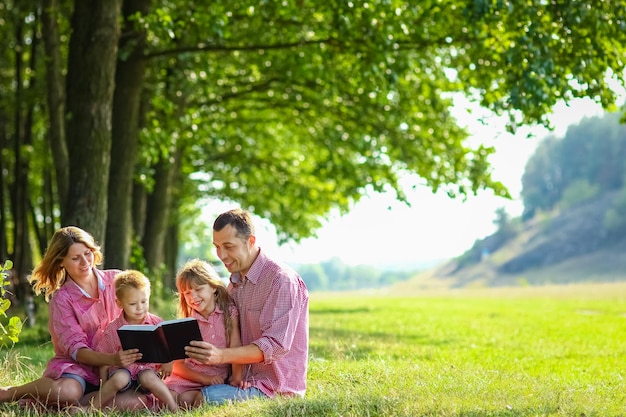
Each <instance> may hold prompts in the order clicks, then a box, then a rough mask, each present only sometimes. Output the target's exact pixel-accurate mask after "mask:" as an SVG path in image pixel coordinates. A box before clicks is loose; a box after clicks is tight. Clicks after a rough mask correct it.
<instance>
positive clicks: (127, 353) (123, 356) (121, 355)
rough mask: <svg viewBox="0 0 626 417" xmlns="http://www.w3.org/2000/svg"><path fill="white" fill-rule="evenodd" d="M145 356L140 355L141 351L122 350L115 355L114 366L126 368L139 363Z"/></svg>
mask: <svg viewBox="0 0 626 417" xmlns="http://www.w3.org/2000/svg"><path fill="white" fill-rule="evenodd" d="M142 356H143V355H142V354H141V353H139V349H128V350H120V351H118V352H115V353H114V354H113V363H112V365H115V366H121V367H125V366H128V365H130V364H131V363H135V362H137V361H138V360H139V359H141V357H142Z"/></svg>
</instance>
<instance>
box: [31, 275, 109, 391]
mask: <svg viewBox="0 0 626 417" xmlns="http://www.w3.org/2000/svg"><path fill="white" fill-rule="evenodd" d="M118 272H120V271H119V270H116V269H109V270H105V271H100V270H98V269H95V268H94V273H95V275H96V277H97V278H98V298H91V297H89V296H88V295H87V294H86V293H85V292H83V290H82V289H81V288H80V287H79V286H78V285H77V284H76V283H75V282H74V281H72V280H71V279H69V278H68V279H67V280H66V281H65V283H64V284H63V285H62V286H61V288H59V289H58V290H57V291H56V292H55V293H54V294H53V295H52V298H51V299H50V304H49V307H48V308H49V311H50V320H49V322H48V329H49V331H50V336H52V345H53V346H54V357H53V358H52V359H50V361H49V362H48V365H47V367H46V370H45V371H44V374H43V376H44V377H48V378H52V379H58V378H60V377H61V375H62V374H64V373H71V374H74V375H78V376H80V377H82V378H84V379H85V381H87V382H89V383H91V384H94V385H99V383H100V381H99V378H98V369H97V368H96V367H93V366H90V365H84V364H82V363H78V362H76V359H75V358H76V353H77V352H78V350H79V349H81V348H88V349H93V348H94V337H95V336H96V334H97V333H99V332H102V330H103V329H104V327H105V326H106V325H107V324H108V323H109V322H110V321H111V320H113V319H115V318H116V317H117V316H118V315H119V314H120V311H121V309H120V308H119V307H118V306H117V304H116V303H115V286H114V283H113V278H114V276H115V274H117V273H118Z"/></svg>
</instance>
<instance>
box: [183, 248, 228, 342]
mask: <svg viewBox="0 0 626 417" xmlns="http://www.w3.org/2000/svg"><path fill="white" fill-rule="evenodd" d="M205 284H208V285H209V286H211V288H213V289H214V290H215V305H217V306H218V307H219V308H220V310H222V312H223V313H224V328H225V329H226V343H227V344H230V330H231V327H232V317H231V311H230V309H231V306H232V305H233V300H232V298H231V297H230V294H228V290H227V289H226V284H224V281H222V279H221V278H220V276H219V274H218V273H217V271H216V270H215V268H213V266H211V264H209V263H208V262H206V261H203V260H200V259H192V260H191V261H188V262H187V263H186V264H185V265H183V267H182V268H181V269H180V271H178V274H177V275H176V289H177V290H178V298H179V303H178V314H179V316H181V317H190V316H191V314H192V312H193V308H191V306H190V305H189V304H187V301H186V300H185V294H184V293H185V291H187V290H188V289H189V288H193V287H197V286H199V285H205Z"/></svg>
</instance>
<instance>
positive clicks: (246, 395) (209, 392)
mask: <svg viewBox="0 0 626 417" xmlns="http://www.w3.org/2000/svg"><path fill="white" fill-rule="evenodd" d="M202 395H204V400H205V401H206V402H207V403H209V404H214V405H219V404H224V403H227V402H235V401H244V400H249V399H251V398H267V395H265V394H263V392H262V391H261V390H259V389H258V388H254V387H250V388H248V389H241V388H237V387H233V386H232V385H228V384H217V385H209V386H208V387H203V388H202Z"/></svg>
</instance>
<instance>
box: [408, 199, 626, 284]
mask: <svg viewBox="0 0 626 417" xmlns="http://www.w3.org/2000/svg"><path fill="white" fill-rule="evenodd" d="M621 195H622V194H620V193H607V194H605V195H603V196H601V197H599V198H594V199H592V200H588V201H585V202H581V203H578V204H576V205H573V206H572V207H569V208H567V209H560V210H555V211H554V212H551V213H543V214H541V215H540V216H537V217H536V218H534V219H532V220H530V221H528V222H525V223H523V224H522V223H520V224H519V225H517V226H516V227H515V228H513V229H512V230H507V231H506V233H503V231H499V232H497V233H495V234H494V235H491V236H488V237H486V238H484V239H482V240H479V241H477V242H476V243H475V244H474V246H473V247H472V248H471V249H470V250H468V251H467V252H465V253H464V254H463V255H461V256H459V257H457V258H455V259H452V260H450V261H448V262H445V263H443V264H441V265H439V266H437V267H435V268H433V269H430V270H428V271H425V272H423V273H421V274H419V275H418V276H417V277H415V278H414V279H412V280H411V281H408V282H405V283H402V284H399V286H400V287H403V288H405V289H408V287H413V288H438V287H440V288H460V287H496V286H520V285H545V284H566V283H583V282H584V283H586V282H615V281H626V234H624V233H616V231H615V230H608V229H607V226H606V221H605V218H606V216H607V213H608V212H609V211H610V210H612V209H613V208H614V207H615V206H616V204H617V201H618V199H620V198H622V197H620V196H621Z"/></svg>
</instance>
